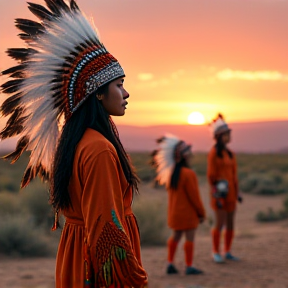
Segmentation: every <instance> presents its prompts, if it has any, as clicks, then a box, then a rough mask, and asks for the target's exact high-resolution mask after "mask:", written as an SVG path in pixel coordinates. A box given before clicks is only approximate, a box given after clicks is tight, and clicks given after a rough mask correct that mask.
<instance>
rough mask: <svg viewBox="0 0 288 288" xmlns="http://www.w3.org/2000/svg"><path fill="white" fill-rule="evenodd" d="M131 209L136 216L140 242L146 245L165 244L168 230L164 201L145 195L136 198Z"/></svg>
mask: <svg viewBox="0 0 288 288" xmlns="http://www.w3.org/2000/svg"><path fill="white" fill-rule="evenodd" d="M133 211H134V213H135V215H136V217H137V220H138V223H139V227H140V235H141V244H142V245H146V246H152V245H165V243H166V241H167V237H168V234H169V230H168V228H167V221H166V203H163V201H160V200H158V199H157V200H156V199H153V197H152V198H147V197H145V201H144V200H143V199H139V198H138V199H136V200H135V202H134V204H133Z"/></svg>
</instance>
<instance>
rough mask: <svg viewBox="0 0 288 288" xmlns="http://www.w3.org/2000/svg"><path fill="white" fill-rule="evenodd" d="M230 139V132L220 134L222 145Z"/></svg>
mask: <svg viewBox="0 0 288 288" xmlns="http://www.w3.org/2000/svg"><path fill="white" fill-rule="evenodd" d="M230 141H231V132H230V131H229V132H226V133H223V134H222V143H223V144H224V145H226V144H228V143H229V142H230Z"/></svg>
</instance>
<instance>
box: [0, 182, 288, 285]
mask: <svg viewBox="0 0 288 288" xmlns="http://www.w3.org/2000/svg"><path fill="white" fill-rule="evenodd" d="M206 191H207V190H206V187H205V186H202V187H201V192H202V195H203V201H204V204H205V207H206V208H207V212H208V216H209V217H212V212H211V210H210V209H209V205H208V201H209V200H208V197H206V195H207V194H206V193H205V192H206ZM145 192H147V194H146V195H150V194H151V195H152V193H153V195H154V196H153V197H165V196H164V195H165V193H164V192H163V191H158V190H157V191H153V189H152V188H151V186H150V185H144V186H142V193H145ZM158 194H159V196H157V195H158ZM282 201H283V196H273V197H263V196H252V195H247V194H245V195H244V203H243V204H242V205H239V207H238V211H237V219H236V226H237V228H236V236H235V240H234V244H233V252H234V254H235V255H237V256H239V257H240V258H241V261H239V262H227V263H225V264H215V263H213V262H212V260H211V239H210V232H209V231H210V227H209V223H208V222H209V221H206V223H204V224H203V225H202V226H201V227H199V229H198V233H197V236H196V245H195V246H196V249H195V257H194V264H195V266H196V267H198V268H201V269H202V270H204V272H205V273H204V274H203V275H197V276H185V275H184V273H183V272H184V269H185V267H184V261H183V260H184V254H183V249H182V244H183V243H181V245H180V247H179V249H178V251H177V255H176V265H177V267H178V268H179V270H180V274H179V275H176V276H174V275H173V276H171V275H169V276H167V275H166V274H165V268H166V248H165V247H150V248H146V247H145V248H143V249H142V257H143V263H144V266H145V268H146V270H147V271H148V274H149V279H150V285H149V287H150V288H216V287H217V288H234V287H235V288H238V287H239V288H272V287H273V288H288V222H287V221H281V222H276V223H257V222H256V221H255V220H254V218H255V214H256V213H257V212H258V211H259V210H265V209H266V208H267V207H272V208H274V209H276V210H277V209H280V208H281V206H282ZM0 257H1V256H0ZM54 265H55V259H51V258H48V259H47V258H45V259H44V258H43V259H42V258H40V259H39V258H36V259H9V258H7V257H5V258H3V257H1V258H0V288H6V287H9V288H52V287H54ZM75 288H77V287H75Z"/></svg>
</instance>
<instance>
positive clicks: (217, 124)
mask: <svg viewBox="0 0 288 288" xmlns="http://www.w3.org/2000/svg"><path fill="white" fill-rule="evenodd" d="M210 126H211V128H212V131H213V134H214V136H216V135H220V134H222V133H225V132H229V131H231V129H230V128H229V126H228V124H227V123H226V122H225V120H224V117H223V115H222V114H220V113H219V114H218V115H217V118H215V119H214V120H213V121H212V122H211V123H210Z"/></svg>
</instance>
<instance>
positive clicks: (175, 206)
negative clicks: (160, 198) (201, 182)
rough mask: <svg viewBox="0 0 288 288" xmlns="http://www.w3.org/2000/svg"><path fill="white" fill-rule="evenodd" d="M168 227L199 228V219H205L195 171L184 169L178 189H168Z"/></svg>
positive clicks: (176, 228) (181, 172) (174, 228)
mask: <svg viewBox="0 0 288 288" xmlns="http://www.w3.org/2000/svg"><path fill="white" fill-rule="evenodd" d="M168 195H169V200H168V226H169V227H170V228H171V229H173V230H189V229H195V228H197V226H198V224H199V218H200V217H203V218H204V217H205V210H204V206H203V203H202V200H201V197H200V193H199V188H198V181H197V177H196V174H195V172H194V171H192V170H191V169H189V168H186V167H182V168H181V171H180V176H179V182H178V185H177V189H176V190H174V189H172V188H169V189H168Z"/></svg>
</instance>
